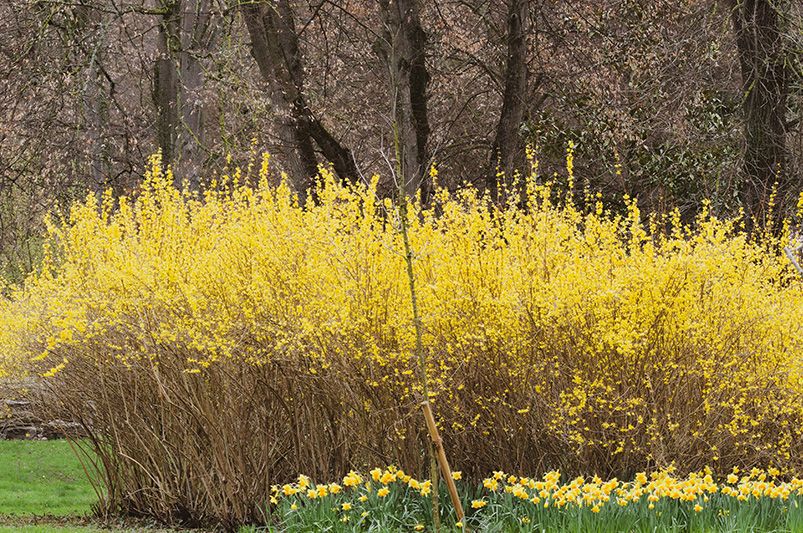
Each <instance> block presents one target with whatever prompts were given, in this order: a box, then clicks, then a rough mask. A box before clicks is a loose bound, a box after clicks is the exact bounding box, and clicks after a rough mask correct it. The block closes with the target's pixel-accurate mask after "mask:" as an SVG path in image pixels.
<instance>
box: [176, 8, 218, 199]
mask: <svg viewBox="0 0 803 533" xmlns="http://www.w3.org/2000/svg"><path fill="white" fill-rule="evenodd" d="M211 7H212V6H211V2H210V0H184V1H183V5H182V13H181V50H180V52H179V56H178V67H179V108H180V111H181V127H180V128H179V130H178V132H177V134H176V144H177V146H178V150H179V151H178V153H177V154H176V170H177V174H178V177H179V179H186V180H188V181H189V184H190V187H191V188H192V189H194V190H197V189H198V188H199V187H200V179H201V174H202V172H203V162H204V131H203V121H202V119H203V95H202V93H201V91H202V90H203V87H204V81H205V80H204V71H203V66H202V65H201V62H200V61H199V59H198V57H199V55H201V54H203V53H205V52H206V51H207V50H209V47H210V46H211V44H212V42H213V40H214V37H215V28H214V26H213V21H212V16H211Z"/></svg>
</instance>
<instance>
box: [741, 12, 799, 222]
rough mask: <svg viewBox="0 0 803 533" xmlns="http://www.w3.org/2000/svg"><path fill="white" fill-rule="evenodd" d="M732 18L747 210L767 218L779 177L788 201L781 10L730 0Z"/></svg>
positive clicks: (786, 88)
mask: <svg viewBox="0 0 803 533" xmlns="http://www.w3.org/2000/svg"><path fill="white" fill-rule="evenodd" d="M731 7H732V11H731V16H732V22H733V30H734V34H735V37H736V45H737V48H738V53H739V64H740V67H741V73H742V91H743V96H742V97H743V99H744V100H743V101H744V103H743V113H744V131H745V156H744V172H745V181H744V183H743V185H742V188H741V191H740V193H741V198H742V202H743V204H744V206H745V208H746V209H747V210H748V211H750V212H752V214H753V215H754V216H756V220H757V221H758V220H761V218H763V216H762V215H763V214H764V211H765V209H766V206H767V202H768V199H769V195H770V191H771V190H772V187H773V184H774V183H775V182H776V181H778V187H779V190H778V194H779V199H780V200H781V201H782V202H783V201H784V200H786V198H785V197H786V195H787V193H789V192H790V191H788V190H787V189H788V187H789V185H790V184H789V183H788V179H789V174H788V170H787V168H786V119H785V114H786V106H787V96H788V93H789V86H788V84H789V75H788V71H787V67H786V63H785V53H784V39H783V32H782V30H781V26H780V24H781V20H780V14H779V13H778V11H777V9H778V8H777V7H776V4H775V3H774V2H772V1H771V0H731Z"/></svg>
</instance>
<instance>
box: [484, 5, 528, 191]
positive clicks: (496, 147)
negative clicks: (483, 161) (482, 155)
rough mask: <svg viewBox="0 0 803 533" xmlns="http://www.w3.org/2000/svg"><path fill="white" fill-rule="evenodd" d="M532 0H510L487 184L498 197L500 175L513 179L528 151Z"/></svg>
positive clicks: (506, 178) (489, 189)
mask: <svg viewBox="0 0 803 533" xmlns="http://www.w3.org/2000/svg"><path fill="white" fill-rule="evenodd" d="M529 10H530V3H529V1H528V0H509V1H508V14H507V61H506V65H505V87H504V94H503V95H502V109H501V111H500V114H499V123H498V125H497V127H496V135H495V137H494V141H493V145H492V148H491V161H490V164H489V169H488V173H487V175H486V181H485V184H486V187H487V189H488V191H489V192H490V194H491V198H493V200H494V201H498V200H500V198H499V185H500V184H499V177H500V175H502V176H504V178H505V180H506V181H507V180H509V179H510V178H511V177H512V176H513V175H514V174H515V171H516V166H517V165H516V162H517V160H519V159H521V156H522V154H523V153H524V146H523V143H522V139H521V135H520V134H519V128H520V127H521V123H522V120H523V119H524V106H525V94H526V91H527V23H528V21H529Z"/></svg>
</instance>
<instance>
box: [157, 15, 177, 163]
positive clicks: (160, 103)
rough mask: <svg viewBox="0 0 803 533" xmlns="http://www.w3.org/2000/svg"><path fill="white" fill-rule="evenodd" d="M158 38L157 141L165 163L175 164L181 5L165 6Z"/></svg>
mask: <svg viewBox="0 0 803 533" xmlns="http://www.w3.org/2000/svg"><path fill="white" fill-rule="evenodd" d="M162 9H163V10H164V12H163V14H162V16H161V20H160V21H159V26H158V28H159V33H158V36H157V51H158V56H157V58H156V63H155V65H154V87H153V100H154V104H156V113H157V117H156V138H157V143H158V145H159V149H160V150H161V151H162V160H163V161H165V162H167V163H172V162H173V157H174V155H175V145H176V133H177V131H178V126H179V118H178V117H179V112H178V68H177V66H176V62H175V55H176V52H177V50H178V47H179V27H180V22H181V21H180V10H181V3H180V1H179V0H171V1H168V2H164V3H163V4H162Z"/></svg>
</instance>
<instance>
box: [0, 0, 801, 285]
mask: <svg viewBox="0 0 803 533" xmlns="http://www.w3.org/2000/svg"><path fill="white" fill-rule="evenodd" d="M801 108H803V3H801V2H799V1H795V0H682V1H678V0H673V1H669V0H426V1H423V0H419V1H416V0H392V1H391V0H300V1H295V0H262V1H260V0H255V1H251V2H248V1H243V0H238V1H234V0H5V1H4V2H2V3H1V4H0V263H2V270H3V272H4V273H5V275H6V276H8V277H10V278H11V279H19V278H20V277H21V276H22V275H24V273H25V272H27V271H28V270H30V269H32V268H33V266H34V265H35V264H36V262H37V260H38V257H39V255H40V254H39V251H38V250H39V248H40V246H39V242H40V238H39V237H38V235H40V232H41V220H42V217H43V215H44V213H46V212H47V211H49V210H50V209H52V208H53V207H54V206H55V205H67V204H69V202H70V201H71V200H73V199H75V198H77V197H83V196H85V195H86V192H87V190H90V191H95V192H100V191H102V190H105V189H106V188H111V189H112V190H113V192H114V193H116V194H133V193H136V192H137V189H138V184H139V183H140V181H141V176H142V172H143V168H144V164H145V161H146V159H147V157H148V156H149V155H150V154H152V153H154V152H155V151H157V150H159V149H160V150H161V151H162V154H163V156H164V158H165V160H166V161H167V162H170V163H171V164H172V165H173V167H174V169H175V174H176V176H179V177H181V179H185V180H187V184H188V186H189V187H191V188H198V187H200V186H201V184H202V181H203V180H204V179H209V178H210V177H211V176H213V175H214V173H215V172H219V171H221V169H222V168H224V167H225V166H226V164H227V161H231V160H232V159H233V160H234V161H237V162H241V161H245V160H247V158H248V157H250V154H252V153H257V152H262V151H268V152H270V153H271V154H272V156H273V159H272V161H274V162H275V163H276V164H277V165H278V166H279V167H281V168H283V169H285V170H286V171H287V173H288V175H289V176H292V178H291V180H292V182H293V185H294V187H295V189H296V190H297V192H298V193H299V194H300V195H301V197H302V198H303V197H304V195H305V192H306V191H307V190H308V188H309V186H310V184H311V183H312V182H313V179H314V175H315V173H316V166H317V165H318V164H319V163H323V162H332V164H333V167H334V170H335V171H336V173H337V175H338V176H339V178H341V179H342V180H344V181H350V180H367V179H369V178H370V176H371V174H373V173H377V172H378V173H381V174H382V175H383V176H384V177H383V181H382V183H381V186H380V190H381V191H382V192H383V194H387V195H390V194H392V192H393V190H394V185H393V175H394V170H393V169H394V168H395V163H394V159H395V153H396V152H395V150H394V141H395V140H396V139H398V141H399V145H400V149H401V151H400V153H401V157H402V165H401V168H402V173H403V174H404V180H405V185H406V188H407V191H408V192H409V193H413V192H416V191H418V190H420V191H421V193H422V196H423V197H424V199H425V201H426V199H427V197H428V195H429V192H430V189H431V183H430V178H429V174H428V172H427V169H428V168H429V167H430V165H431V164H432V163H434V162H437V164H438V167H439V171H440V172H439V178H438V180H439V183H440V184H441V185H445V186H447V187H449V188H451V189H454V188H456V187H459V186H461V185H462V184H464V183H466V182H468V183H472V184H474V185H475V186H477V187H478V188H480V189H481V190H488V192H489V193H490V194H491V197H492V198H494V199H496V200H497V201H505V200H508V199H510V198H511V197H512V196H511V191H515V190H516V182H517V180H516V175H515V169H517V168H522V167H523V166H524V165H525V146H526V145H531V146H533V147H535V150H536V156H537V158H538V160H539V164H540V173H541V175H542V176H546V177H548V176H550V175H552V174H553V172H555V171H556V170H558V169H560V168H561V167H563V166H564V164H565V151H566V147H567V145H568V143H569V142H573V143H575V144H576V149H575V160H574V161H575V166H576V169H575V172H576V175H577V176H579V182H578V183H576V184H574V187H576V188H577V189H578V190H580V189H584V188H585V189H587V190H590V191H602V193H603V194H604V195H605V196H606V197H607V201H609V202H613V205H616V202H619V205H623V204H622V196H623V194H628V195H630V196H636V197H637V198H638V200H639V204H640V207H641V208H642V210H645V211H649V212H666V211H667V210H669V209H671V208H674V207H678V208H679V209H680V210H681V213H682V215H683V217H684V218H685V219H687V220H688V219H690V218H691V217H693V216H694V215H695V214H696V212H697V210H698V209H699V206H700V205H701V200H703V199H705V198H708V199H710V200H711V202H712V204H711V205H712V209H713V212H714V213H716V214H735V213H738V212H739V210H740V209H744V210H745V212H746V213H748V214H750V215H753V216H754V217H755V220H757V221H759V222H761V221H762V220H764V219H766V216H767V210H766V206H767V204H768V201H769V196H770V194H771V191H772V190H773V185H774V184H775V183H777V192H778V194H777V198H776V203H777V204H780V206H781V207H782V208H783V207H787V206H794V205H795V204H796V202H797V195H798V192H799V189H800V178H801V172H803V125H801V121H800V117H801V113H802V112H803V111H802V110H801ZM394 124H395V125H396V131H397V133H398V135H394V127H393V125H394ZM502 185H504V186H502ZM559 185H560V184H559ZM562 186H563V187H567V186H569V185H568V184H566V183H563V184H562ZM777 212H783V209H780V210H777Z"/></svg>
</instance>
